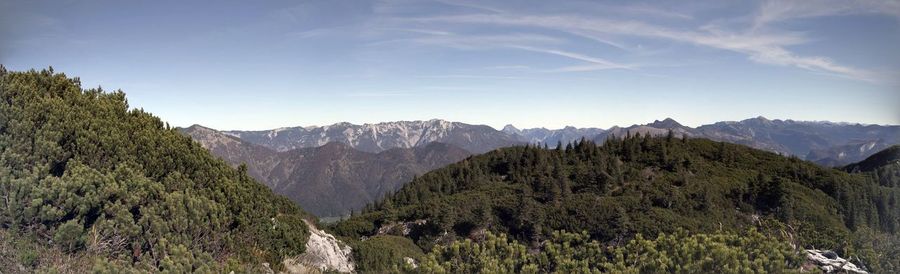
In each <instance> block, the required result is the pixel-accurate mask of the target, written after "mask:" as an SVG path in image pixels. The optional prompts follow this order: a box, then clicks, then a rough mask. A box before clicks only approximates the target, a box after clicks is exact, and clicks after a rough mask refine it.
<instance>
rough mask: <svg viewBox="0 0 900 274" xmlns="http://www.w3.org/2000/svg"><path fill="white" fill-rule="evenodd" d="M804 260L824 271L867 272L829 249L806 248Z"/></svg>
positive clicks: (859, 273)
mask: <svg viewBox="0 0 900 274" xmlns="http://www.w3.org/2000/svg"><path fill="white" fill-rule="evenodd" d="M806 260H807V262H810V263H812V264H814V265H816V266H817V267H818V268H819V269H821V270H822V271H824V272H825V273H858V274H861V273H869V272H868V271H866V270H865V268H862V267H859V266H857V265H856V264H853V263H851V262H850V261H848V260H846V259H844V258H841V257H839V256H838V255H837V253H834V251H831V250H818V249H809V250H806Z"/></svg>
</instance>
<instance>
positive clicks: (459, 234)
mask: <svg viewBox="0 0 900 274" xmlns="http://www.w3.org/2000/svg"><path fill="white" fill-rule="evenodd" d="M898 198H900V188H897V187H892V186H888V185H879V184H878V183H876V181H875V180H873V179H872V176H864V175H855V174H848V173H845V172H842V171H840V170H837V169H830V168H823V167H820V166H817V165H815V164H812V163H809V162H805V161H802V160H799V159H797V158H787V157H783V156H780V155H777V154H774V153H770V152H765V151H761V150H756V149H751V148H748V147H744V146H740V145H734V144H728V143H720V142H713V141H709V140H705V139H681V138H674V137H673V136H672V135H671V134H670V136H669V137H661V138H651V137H649V136H640V135H638V136H628V137H626V138H622V139H610V140H608V141H606V142H605V143H604V144H602V145H600V146H598V145H596V144H594V143H592V142H589V141H582V142H579V143H576V144H569V145H567V146H562V147H559V148H558V149H547V148H546V147H543V148H541V147H534V146H524V147H522V146H520V147H512V148H505V149H499V150H496V151H493V152H489V153H487V154H483V155H479V156H474V157H471V158H469V159H466V160H464V161H461V162H459V163H456V164H453V165H450V166H448V167H446V168H442V169H438V170H435V171H432V172H430V173H427V174H425V175H423V176H421V177H419V178H417V179H415V180H413V181H412V182H411V183H409V184H407V185H406V186H405V187H403V188H402V189H401V190H400V191H399V192H397V193H395V194H394V195H393V196H391V197H389V198H388V199H386V200H384V201H383V202H381V203H379V204H377V205H374V206H373V207H371V208H369V210H368V211H366V212H364V213H362V214H359V215H356V216H354V217H353V218H351V219H349V220H346V221H343V222H341V223H338V224H337V225H336V226H335V227H334V229H335V230H336V231H337V232H338V233H340V234H343V235H347V236H350V237H353V238H359V237H360V236H367V237H372V236H375V235H380V234H392V233H393V234H396V235H402V236H405V237H407V238H409V239H410V240H412V241H413V242H414V243H415V244H416V245H418V246H419V247H420V248H422V249H423V250H426V251H427V250H431V249H432V247H433V246H434V245H435V244H438V245H441V246H445V245H448V244H450V243H451V242H453V241H454V240H457V239H466V238H475V239H477V238H480V237H482V236H483V235H484V234H485V233H486V232H489V233H493V234H496V233H502V234H504V235H508V236H509V238H510V239H511V240H515V241H518V242H521V243H523V244H525V245H527V246H530V248H533V249H540V250H542V253H541V254H545V253H546V252H549V253H546V254H548V255H546V256H551V255H552V254H554V253H553V252H558V251H554V250H547V249H546V248H544V249H541V246H547V243H543V242H544V241H545V240H553V241H556V240H558V239H559V237H558V235H556V234H555V231H558V230H562V231H569V232H576V233H577V232H582V231H584V232H585V233H586V234H585V235H586V236H587V237H588V238H589V239H591V240H595V241H597V242H598V243H602V244H603V245H609V246H620V245H624V244H625V243H626V242H628V240H629V239H632V238H634V237H635V235H637V234H643V235H645V236H647V235H649V236H651V237H655V236H656V235H658V234H660V233H667V234H671V233H676V234H677V233H679V231H681V230H682V229H684V230H686V231H689V232H692V233H711V232H717V231H723V232H728V231H731V232H740V231H746V230H747V229H748V228H749V227H756V228H757V229H758V230H759V231H761V232H763V233H765V235H768V236H766V237H772V238H773V239H779V241H782V240H783V241H784V242H788V243H791V244H793V245H794V246H796V247H805V248H827V249H833V250H837V251H838V252H839V253H840V254H842V255H853V256H860V257H861V258H863V261H865V262H866V264H869V265H873V266H872V267H873V268H874V269H881V270H884V269H896V268H891V267H896V266H897V260H898V258H900V254H897V252H896V251H891V250H897V248H898V247H900V241H898V240H897V237H896V233H897V232H898V228H900V226H898V225H900V224H898V218H900V203H898V202H897V201H898ZM391 227H400V228H403V229H390V228H391ZM379 237H381V236H378V237H376V238H379ZM661 237H662V236H661ZM563 238H566V237H563ZM576 238H577V237H576ZM876 238H877V239H892V240H878V241H875V240H873V239H876ZM569 239H571V238H569ZM553 241H551V242H550V243H549V244H550V245H551V246H552V244H553V243H555V242H553ZM500 242H503V241H500ZM639 242H640V241H639ZM363 243H365V241H364V242H363ZM542 243H543V244H542ZM460 245H461V246H462V247H460V246H457V245H456V244H453V246H455V247H454V248H457V249H458V248H465V245H467V244H465V243H463V244H460ZM490 245H494V244H493V243H492V244H490ZM362 246H365V245H362ZM629 246H631V244H629ZM572 248H574V249H577V250H580V249H578V248H577V247H572ZM440 250H442V249H439V248H437V247H436V248H435V250H434V251H433V252H437V251H440ZM443 250H446V252H449V253H446V254H445V253H438V254H431V255H430V256H429V257H427V258H429V260H431V261H435V260H437V261H438V262H437V265H443V264H441V261H440V260H441V259H435V258H443V260H446V261H445V263H446V265H445V266H447V267H451V266H456V265H457V263H459V262H461V261H465V259H466V258H465V257H464V256H465V255H460V252H459V251H458V250H457V251H453V252H451V251H450V250H449V249H443ZM475 250H478V249H475ZM743 251H744V252H746V253H745V255H746V254H750V250H743ZM889 251H890V252H889ZM360 252H364V250H361V251H360ZM454 252H456V253H454ZM673 252H674V251H673ZM679 252H680V251H679ZM891 252H893V253H891ZM463 253H465V252H463ZM363 254H364V253H363ZM442 254H443V255H442ZM448 254H449V255H448ZM453 254H456V255H453ZM476 255H477V252H476ZM632 255H640V254H632ZM442 256H443V257H442ZM460 256H463V257H460ZM541 256H544V255H541ZM610 256H611V257H610V258H613V257H615V256H613V255H610ZM625 256H626V258H628V254H625ZM540 258H544V257H539V258H537V259H534V262H535V264H538V265H545V266H546V265H548V264H547V263H546V262H547V261H546V260H545V259H546V258H544V259H540ZM515 260H518V259H515ZM515 260H514V261H515ZM360 261H361V264H363V263H362V262H365V258H361V259H360ZM501 261H502V259H501ZM526 261H527V260H526ZM576 261H577V260H576ZM629 263H631V264H637V265H640V264H641V261H629ZM585 264H589V263H585ZM549 265H550V266H549V267H551V268H547V269H544V271H550V270H553V269H556V270H559V268H553V267H556V266H552V264H549ZM885 265H887V266H885ZM587 266H588V265H585V267H587ZM365 267H366V266H365V265H360V269H364V268H365ZM669 267H672V265H669ZM878 267H881V268H878ZM599 268H600V269H607V270H609V268H602V267H599ZM523 269H524V268H523ZM670 269H671V268H670ZM519 270H521V269H519Z"/></svg>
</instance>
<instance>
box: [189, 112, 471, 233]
mask: <svg viewBox="0 0 900 274" xmlns="http://www.w3.org/2000/svg"><path fill="white" fill-rule="evenodd" d="M180 131H181V132H182V133H183V134H186V135H188V136H190V137H191V138H193V139H194V140H196V141H197V142H199V143H200V144H201V145H202V146H203V147H204V148H206V149H207V150H209V151H210V152H212V153H213V154H215V155H217V156H219V157H221V158H223V159H224V160H225V161H227V162H228V163H230V164H232V165H233V166H239V165H241V164H245V165H246V168H247V172H248V174H250V176H252V177H254V178H256V179H257V180H260V181H261V182H263V183H265V184H266V185H267V186H269V188H271V189H272V190H273V191H275V192H276V193H278V194H281V195H285V196H287V197H288V198H290V199H291V200H293V201H294V202H296V203H298V204H299V205H300V206H301V207H303V208H304V209H306V210H308V211H309V212H311V213H313V214H315V215H317V216H320V217H332V216H341V215H347V214H349V213H350V212H351V211H354V210H359V209H361V208H362V207H364V206H365V205H366V204H369V203H373V202H375V201H376V200H378V199H379V198H380V197H382V196H384V195H385V194H387V193H392V192H394V191H395V190H397V189H399V188H400V187H402V186H403V184H405V183H406V182H408V181H410V180H411V179H412V178H413V177H415V176H416V175H421V174H424V173H425V172H427V171H430V170H432V169H436V168H439V167H443V166H445V165H448V164H451V163H454V162H456V161H459V160H462V159H464V158H465V157H468V156H469V155H470V154H471V153H469V152H468V151H466V150H464V149H462V148H459V147H457V146H454V145H449V144H444V143H439V142H431V143H428V144H426V145H424V146H417V147H413V148H391V149H387V150H384V151H381V152H378V153H372V152H365V151H361V150H358V149H355V148H353V147H351V146H350V145H347V144H344V143H341V142H336V141H332V142H329V143H326V144H324V145H322V146H319V147H310V148H298V149H291V150H287V151H280V152H279V151H276V150H274V149H271V148H267V147H265V146H262V145H258V144H253V143H250V142H247V141H245V140H242V139H240V138H237V137H235V136H232V135H229V134H225V133H223V132H219V131H216V130H214V129H211V128H207V127H204V126H200V125H193V126H191V127H188V128H182V129H180Z"/></svg>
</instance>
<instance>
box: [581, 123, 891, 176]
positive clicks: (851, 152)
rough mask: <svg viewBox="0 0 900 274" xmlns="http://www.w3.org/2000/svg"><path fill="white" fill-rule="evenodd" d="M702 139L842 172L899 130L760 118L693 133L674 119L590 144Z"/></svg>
mask: <svg viewBox="0 0 900 274" xmlns="http://www.w3.org/2000/svg"><path fill="white" fill-rule="evenodd" d="M669 130H671V131H673V133H675V136H676V137H681V136H688V137H694V138H706V139H710V140H715V141H723V142H729V143H734V144H740V145H746V146H750V147H753V148H757V149H763V150H768V151H772V152H776V153H779V154H782V155H794V156H797V157H800V158H803V159H806V160H809V161H813V162H815V163H818V164H821V165H825V166H842V165H846V164H849V163H852V162H857V161H861V160H863V159H865V158H866V157H868V156H869V155H872V154H873V153H875V152H877V151H879V150H881V149H884V148H886V147H888V146H890V145H894V144H900V126H878V125H860V124H843V123H831V122H804V121H793V120H769V119H766V118H764V117H757V118H752V119H746V120H743V121H738V122H718V123H714V124H710V125H703V126H700V127H697V128H691V127H687V126H683V125H681V124H679V123H678V122H675V121H674V120H672V119H668V118H667V119H666V120H663V121H655V122H654V123H650V124H646V125H634V126H631V127H627V128H620V127H613V128H611V129H609V130H607V131H606V132H605V133H603V134H600V135H598V136H597V137H595V138H594V139H593V140H594V141H596V142H602V141H603V140H605V139H606V138H607V137H609V136H619V137H622V136H625V135H627V134H632V135H633V134H637V133H641V134H648V133H649V134H651V135H653V136H665V135H666V134H668V131H669Z"/></svg>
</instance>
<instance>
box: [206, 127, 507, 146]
mask: <svg viewBox="0 0 900 274" xmlns="http://www.w3.org/2000/svg"><path fill="white" fill-rule="evenodd" d="M223 133H225V134H229V135H233V136H236V137H238V138H241V139H243V140H245V141H247V142H250V143H254V144H258V145H262V146H265V147H268V148H271V149H274V150H277V151H287V150H291V149H297V148H310V147H319V146H323V145H325V144H327V143H332V142H339V143H344V144H347V145H349V146H350V147H353V148H355V149H358V150H360V151H365V152H373V153H377V152H381V151H385V150H388V149H392V148H414V147H423V146H426V145H428V144H429V143H432V142H440V143H445V144H451V145H454V146H457V147H460V148H462V149H465V150H466V151H470V152H473V153H484V152H487V151H490V150H493V149H495V148H498V147H506V146H512V145H516V144H520V143H521V142H520V141H518V140H516V139H515V138H513V137H511V136H509V135H507V134H504V133H502V132H499V131H497V130H494V129H493V128H491V127H489V126H485V125H470V124H464V123H459V122H448V121H444V120H437V119H435V120H428V121H399V122H386V123H378V124H364V125H354V124H350V123H338V124H333V125H329V126H321V127H316V126H312V127H291V128H279V129H273V130H264V131H223Z"/></svg>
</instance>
